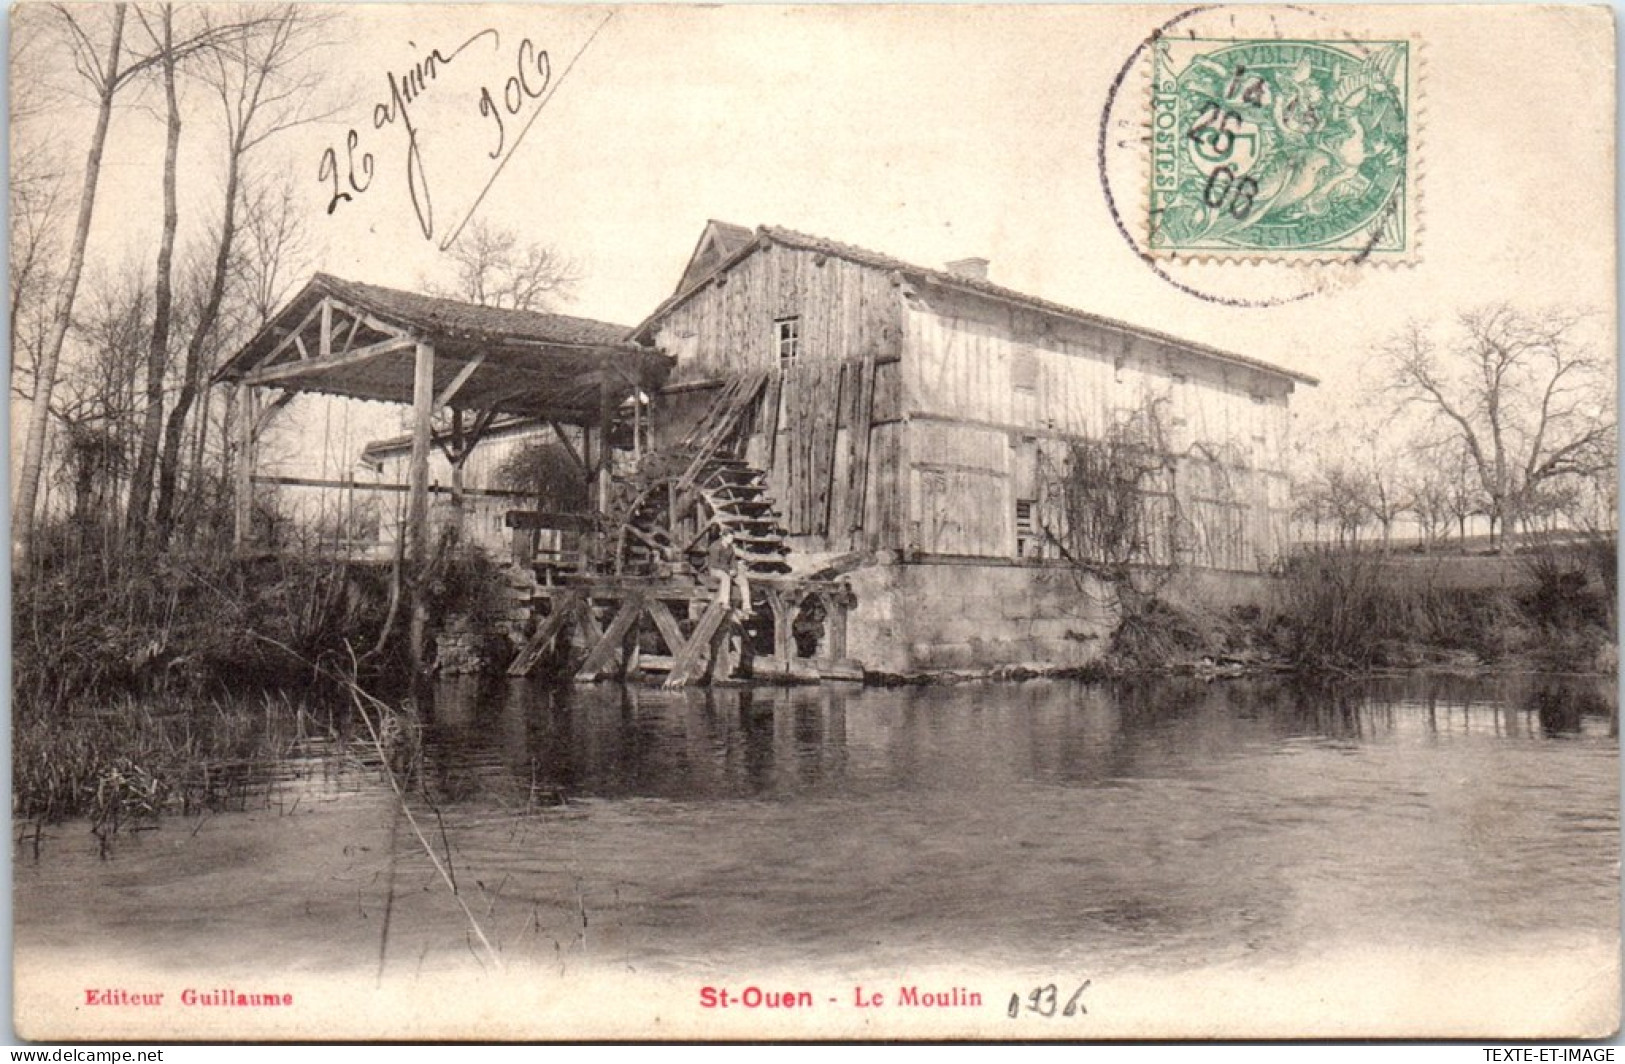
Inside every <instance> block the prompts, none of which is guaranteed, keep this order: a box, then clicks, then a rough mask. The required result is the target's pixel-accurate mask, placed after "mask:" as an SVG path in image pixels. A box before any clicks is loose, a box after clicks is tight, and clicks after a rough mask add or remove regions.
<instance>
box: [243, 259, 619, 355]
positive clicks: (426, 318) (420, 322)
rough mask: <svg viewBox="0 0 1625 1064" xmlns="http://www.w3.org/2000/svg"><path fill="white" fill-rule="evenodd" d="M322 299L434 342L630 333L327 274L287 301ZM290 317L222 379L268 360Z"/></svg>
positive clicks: (246, 350)
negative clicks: (357, 309)
mask: <svg viewBox="0 0 1625 1064" xmlns="http://www.w3.org/2000/svg"><path fill="white" fill-rule="evenodd" d="M323 296H332V297H334V298H336V299H342V300H344V301H345V302H347V303H352V304H354V305H355V306H358V307H360V308H362V309H364V310H366V311H369V312H370V313H373V314H376V315H377V316H378V317H380V318H385V319H387V320H389V321H392V322H394V323H396V324H399V325H403V326H405V327H407V328H409V329H413V330H415V331H418V332H421V333H423V334H425V338H426V339H430V340H431V341H444V340H465V341H476V342H478V341H486V342H503V341H508V340H528V341H534V342H539V343H547V344H560V345H567V346H581V347H589V346H594V345H599V344H620V343H624V342H625V340H626V334H627V332H628V330H627V327H626V326H624V325H612V324H610V323H609V322H603V321H593V320H592V319H591V318H576V317H571V316H570V315H568V314H544V313H542V312H540V311H534V310H506V309H504V308H501V307H486V306H481V305H479V304H477V303H464V302H461V301H460V300H456V299H444V298H441V297H440V296H428V295H422V294H420V293H418V292H407V291H404V290H402V289H399V288H385V287H383V286H382V285H376V284H363V283H361V282H360V281H346V280H344V279H343V278H340V277H334V276H333V275H332V274H328V273H318V274H316V275H315V276H313V277H312V278H311V279H310V281H309V283H307V284H306V285H305V287H304V288H303V289H301V290H300V292H299V294H298V295H296V296H294V297H293V299H292V300H290V301H289V303H288V308H287V309H288V310H294V311H295V312H298V311H299V309H300V308H309V307H314V306H315V305H316V304H317V303H318V302H320V301H321V298H322V297H323ZM286 316H287V311H286V310H285V311H284V312H282V313H280V314H278V315H277V317H276V318H273V319H272V320H271V321H270V322H267V323H266V325H265V327H264V328H262V329H261V330H260V332H259V335H257V336H255V337H254V339H252V340H250V341H249V342H248V343H247V344H246V345H245V346H244V347H243V349H242V350H241V351H239V352H238V353H237V354H236V355H235V356H234V357H233V358H232V359H231V361H230V362H228V363H226V365H225V366H223V367H222V368H221V370H220V374H219V375H220V377H221V378H222V379H230V378H229V375H228V374H229V372H230V371H231V370H232V369H233V368H234V367H238V368H240V367H242V366H244V365H251V364H253V363H254V362H255V361H256V360H257V359H258V358H259V357H260V356H263V355H265V354H268V353H269V352H270V350H271V349H272V348H274V347H275V346H276V345H277V344H278V343H280V342H281V341H282V338H283V335H285V333H284V332H283V331H282V330H281V329H279V328H278V324H279V322H281V321H282V319H284V318H285V317H286ZM301 316H302V315H301ZM283 328H285V326H284V327H283Z"/></svg>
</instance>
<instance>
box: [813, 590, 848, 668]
mask: <svg viewBox="0 0 1625 1064" xmlns="http://www.w3.org/2000/svg"><path fill="white" fill-rule="evenodd" d="M819 597H820V598H822V599H823V602H824V657H826V658H835V659H836V660H840V659H841V658H844V657H846V604H845V603H844V602H841V601H840V600H839V599H838V598H837V597H836V596H835V595H821V596H819Z"/></svg>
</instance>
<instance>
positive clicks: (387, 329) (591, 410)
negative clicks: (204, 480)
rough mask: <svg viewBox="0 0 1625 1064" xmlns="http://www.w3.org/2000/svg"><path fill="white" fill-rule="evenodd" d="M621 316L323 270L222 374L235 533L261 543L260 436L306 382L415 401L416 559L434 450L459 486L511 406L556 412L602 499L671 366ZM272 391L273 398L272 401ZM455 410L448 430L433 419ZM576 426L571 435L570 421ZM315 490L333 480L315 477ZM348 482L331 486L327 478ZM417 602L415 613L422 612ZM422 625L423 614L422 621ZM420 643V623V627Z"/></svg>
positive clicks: (240, 540)
mask: <svg viewBox="0 0 1625 1064" xmlns="http://www.w3.org/2000/svg"><path fill="white" fill-rule="evenodd" d="M627 333H628V330H627V329H626V328H625V327H624V326H620V325H613V324H610V323H607V322H601V321H593V320H590V319H587V318H576V317H570V316H568V315H563V314H543V313H537V312H533V311H525V310H506V309H501V308H496V307H486V306H479V305H475V304H469V303H463V302H459V301H457V300H452V299H442V298H438V297H434V296H426V295H419V294H417V293H414V292H404V291H400V290H397V289H392V288H383V287H380V286H378V285H371V284H360V283H357V282H354V281H346V280H342V279H340V278H337V277H333V276H331V275H329V274H324V273H318V274H316V275H315V276H314V277H312V278H311V279H310V281H309V283H307V284H306V285H305V286H304V288H302V289H301V290H300V291H299V293H298V294H297V295H296V296H294V297H293V299H292V300H290V301H289V302H288V304H287V305H286V306H284V307H283V308H282V310H281V311H279V312H278V313H277V315H276V316H275V317H273V318H272V319H271V320H270V321H269V322H267V323H266V324H265V326H264V327H263V328H262V329H261V330H260V331H259V333H258V334H257V335H256V336H255V337H254V338H253V339H252V340H250V341H249V342H248V343H247V344H246V345H245V346H244V347H243V349H242V350H241V351H239V352H238V353H237V354H236V355H235V356H233V357H232V358H231V360H230V361H228V362H227V363H226V364H225V365H224V366H223V367H222V368H221V369H220V371H219V372H218V373H217V374H216V376H215V380H216V381H217V382H221V383H230V384H235V385H236V387H237V397H238V399H237V402H238V416H237V425H238V450H237V469H236V480H237V491H236V502H237V509H236V542H237V545H238V547H239V549H246V548H249V547H251V546H252V544H251V542H250V539H251V529H250V524H251V518H252V509H251V507H252V498H253V490H252V489H253V484H254V481H255V479H256V477H255V463H256V447H255V442H256V438H257V437H258V435H259V434H260V432H261V430H262V429H263V428H264V425H265V422H266V420H267V419H268V417H269V416H270V415H271V414H272V413H273V412H274V411H275V409H277V408H278V407H280V406H281V405H284V404H285V403H286V402H287V401H288V400H290V399H292V398H293V397H294V396H295V395H297V394H300V393H305V392H313V393H320V394H324V395H331V396H342V397H346V398H351V399H368V400H375V401H381V402H390V403H400V404H403V405H408V406H410V407H411V408H412V418H411V431H412V457H411V464H410V475H409V478H408V486H407V492H408V501H407V521H406V537H407V551H408V557H409V558H410V560H411V561H412V563H413V565H414V567H420V566H421V565H422V564H423V563H424V562H425V561H426V559H427V557H428V551H429V542H428V540H429V527H428V513H429V506H428V496H429V481H428V464H429V462H428V460H429V452H430V448H431V447H433V446H436V445H438V446H440V447H442V448H444V449H445V451H446V454H447V456H448V458H450V459H451V463H452V468H453V476H454V480H453V490H454V491H455V490H456V487H457V486H458V481H457V473H458V471H460V469H461V466H462V463H463V461H464V460H465V459H466V458H467V456H468V455H469V454H470V453H471V452H472V451H473V449H474V448H475V447H476V446H478V444H479V442H480V439H481V437H482V436H483V435H484V433H485V432H486V431H487V430H489V428H490V427H491V425H492V423H493V422H494V421H495V420H496V419H497V418H498V417H499V416H501V415H517V416H522V417H530V418H537V419H540V420H542V421H546V422H550V423H552V425H553V426H554V428H555V431H556V432H557V433H558V435H559V438H560V439H561V440H564V441H565V443H566V444H567V446H569V447H570V450H571V453H572V454H573V455H574V456H575V457H576V459H577V461H578V462H579V464H580V466H581V469H582V473H583V476H584V477H586V478H587V479H588V481H589V484H591V485H592V486H593V491H594V494H595V496H596V499H597V501H598V504H599V505H600V506H602V505H603V504H604V503H605V501H606V499H607V494H608V491H607V482H608V478H609V468H610V463H609V441H610V438H611V435H612V434H613V433H614V432H615V431H616V428H617V422H618V421H621V420H624V419H625V418H627V416H628V413H627V412H623V407H626V406H627V405H628V400H633V402H631V403H630V411H629V413H630V418H631V420H632V421H633V432H634V434H635V435H636V436H638V437H641V436H642V434H643V433H644V431H645V429H644V426H643V425H642V417H643V412H644V407H643V397H644V396H647V395H650V394H652V393H653V392H655V391H656V390H657V389H658V388H659V386H660V385H661V383H662V382H664V380H665V378H666V375H667V373H668V372H669V370H670V367H671V360H670V359H668V358H666V357H665V356H664V355H661V354H659V353H658V352H656V351H654V350H652V349H650V348H648V347H644V346H640V345H638V344H635V343H632V342H630V341H628V340H627V339H626V337H627ZM267 392H276V393H278V394H277V397H276V398H274V399H271V400H270V401H269V402H267V401H265V399H264V395H265V393H267ZM442 412H449V415H450V417H449V427H443V428H442V429H441V430H440V431H439V432H436V431H435V426H434V419H435V417H436V416H437V415H438V414H440V413H442ZM566 425H570V426H575V427H576V428H578V429H580V430H581V432H580V440H581V446H580V448H579V449H577V448H576V447H575V446H573V445H571V444H570V441H569V439H568V437H567V434H566V432H565V431H564V426H566ZM306 483H309V484H310V485H311V486H317V487H320V486H324V485H322V484H320V483H317V482H315V481H306ZM325 486H331V487H341V486H343V485H341V484H339V483H334V484H332V485H325ZM417 612H418V611H417V610H414V614H416V613H417ZM414 621H415V627H417V626H418V625H419V624H421V618H418V617H415V618H414ZM416 635H417V638H415V639H414V642H415V643H416V642H417V641H418V638H420V637H421V633H417V634H416Z"/></svg>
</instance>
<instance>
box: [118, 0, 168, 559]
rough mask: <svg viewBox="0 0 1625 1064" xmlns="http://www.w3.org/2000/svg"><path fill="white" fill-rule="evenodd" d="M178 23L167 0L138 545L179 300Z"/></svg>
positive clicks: (134, 529) (134, 524)
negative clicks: (160, 188) (160, 191)
mask: <svg viewBox="0 0 1625 1064" xmlns="http://www.w3.org/2000/svg"><path fill="white" fill-rule="evenodd" d="M174 25H175V20H174V10H173V8H172V7H171V6H169V5H167V4H166V5H165V6H164V8H163V26H164V96H165V98H166V100H167V102H168V105H169V129H168V135H167V137H166V139H165V141H164V229H163V236H162V237H161V238H160V240H159V242H158V273H157V278H156V280H155V281H154V283H153V311H152V341H151V343H150V344H148V346H147V410H146V414H145V416H144V417H143V418H142V422H141V449H140V452H139V455H138V456H137V458H136V463H135V474H134V476H133V477H132V478H131V480H130V502H129V510H128V512H127V515H126V517H125V525H126V528H127V532H128V534H129V536H130V537H131V540H132V541H133V542H135V543H137V544H139V543H140V542H141V541H142V540H143V539H144V538H145V536H146V524H147V510H148V507H149V504H150V503H151V502H152V480H153V469H154V467H155V466H156V465H157V462H158V439H159V436H160V435H161V434H162V432H163V427H164V370H165V369H166V368H167V366H168V363H169V319H170V309H171V304H172V303H173V301H174V296H173V281H172V276H173V272H174V271H173V262H174V257H175V229H176V225H177V219H176V214H177V211H176V206H175V157H176V155H177V154H178V152H179V151H180V143H181V109H180V103H179V102H178V101H177V100H176V98H175V38H174Z"/></svg>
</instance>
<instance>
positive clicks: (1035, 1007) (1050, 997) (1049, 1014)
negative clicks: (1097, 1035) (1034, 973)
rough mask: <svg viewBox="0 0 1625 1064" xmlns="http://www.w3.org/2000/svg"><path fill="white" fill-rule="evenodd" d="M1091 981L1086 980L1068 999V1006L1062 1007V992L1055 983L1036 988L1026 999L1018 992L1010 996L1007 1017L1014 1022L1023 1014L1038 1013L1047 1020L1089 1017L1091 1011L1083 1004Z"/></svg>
mask: <svg viewBox="0 0 1625 1064" xmlns="http://www.w3.org/2000/svg"><path fill="white" fill-rule="evenodd" d="M1089 984H1090V980H1088V979H1085V980H1084V981H1083V982H1082V984H1080V985H1079V986H1078V988H1077V989H1076V990H1074V991H1073V992H1072V996H1071V997H1069V998H1067V1001H1066V1004H1065V1005H1064V1006H1063V1005H1061V990H1060V987H1058V986H1057V985H1056V984H1054V983H1046V984H1044V985H1043V986H1038V987H1034V988H1033V989H1032V990H1031V991H1029V992H1028V993H1027V995H1026V997H1022V995H1021V993H1020V992H1019V991H1018V992H1016V993H1014V994H1011V995H1010V1004H1009V1005H1008V1006H1007V1007H1006V1008H1005V1015H1007V1016H1009V1017H1010V1018H1011V1019H1012V1020H1014V1019H1018V1018H1019V1017H1020V1016H1021V1014H1022V1012H1023V1011H1025V1012H1031V1013H1037V1014H1038V1015H1040V1016H1043V1017H1044V1018H1045V1019H1051V1018H1053V1017H1054V1016H1056V1015H1057V1014H1059V1015H1061V1016H1080V1015H1084V1016H1086V1015H1088V1013H1089V1010H1088V1009H1087V1008H1085V1007H1084V1004H1083V992H1084V991H1085V990H1088V989H1089Z"/></svg>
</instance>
